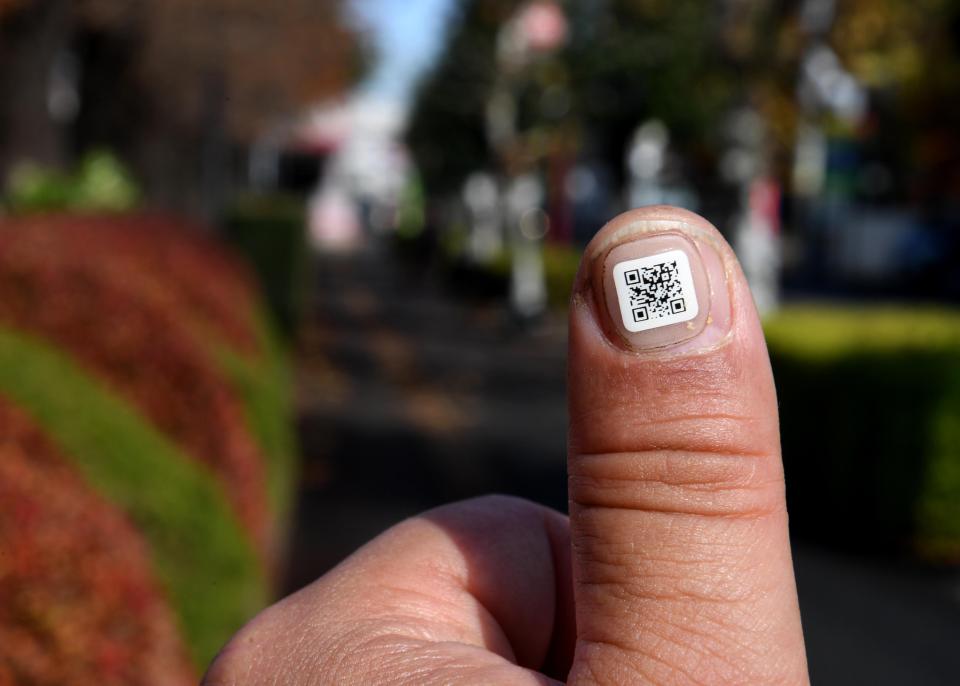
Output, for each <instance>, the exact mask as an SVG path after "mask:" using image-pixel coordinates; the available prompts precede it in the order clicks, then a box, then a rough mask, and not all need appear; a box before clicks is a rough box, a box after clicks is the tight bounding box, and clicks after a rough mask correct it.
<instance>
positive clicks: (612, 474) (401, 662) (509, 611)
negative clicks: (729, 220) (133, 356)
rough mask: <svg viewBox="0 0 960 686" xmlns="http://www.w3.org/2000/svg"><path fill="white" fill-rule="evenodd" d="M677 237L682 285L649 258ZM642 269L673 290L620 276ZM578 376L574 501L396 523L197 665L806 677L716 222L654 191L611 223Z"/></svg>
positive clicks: (547, 677) (585, 304)
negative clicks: (663, 201)
mask: <svg viewBox="0 0 960 686" xmlns="http://www.w3.org/2000/svg"><path fill="white" fill-rule="evenodd" d="M678 250H679V251H681V252H682V253H683V254H684V256H685V257H686V260H687V261H688V262H689V272H688V273H686V276H685V277H681V278H680V280H679V282H677V283H679V284H680V286H679V290H676V289H673V290H671V287H672V285H673V284H674V281H675V280H674V279H673V278H672V277H670V275H668V276H667V277H663V278H662V279H661V278H660V277H659V274H660V272H659V267H656V268H655V269H654V271H653V272H650V271H649V270H648V271H646V272H644V271H643V270H644V267H645V266H646V264H647V263H644V262H643V261H642V258H644V257H647V256H650V255H664V256H665V257H666V258H669V257H670V256H671V255H673V256H676V252H675V251H678ZM638 259H641V262H639V263H638V262H633V261H634V260H638ZM680 261H681V262H682V261H683V258H682V257H681V259H680ZM622 262H630V264H629V265H627V267H629V268H630V269H634V268H636V269H637V270H638V271H637V274H638V275H635V276H631V277H629V278H630V279H631V280H630V281H623V282H622V283H620V282H617V281H615V280H616V279H625V278H627V277H625V276H624V274H622V273H619V274H618V273H617V272H616V271H615V270H614V269H613V267H614V265H615V264H618V263H622ZM674 267H675V265H674V266H671V267H670V269H673V268H674ZM622 269H623V268H621V270H622ZM680 269H681V270H683V267H680ZM672 273H673V272H671V274H672ZM651 274H652V275H653V276H654V277H656V278H654V279H653V281H654V282H655V283H654V285H655V286H656V285H657V284H659V286H657V287H658V288H659V287H661V286H662V287H663V288H664V289H666V290H661V291H658V292H660V293H668V295H669V298H668V299H667V300H663V301H661V303H657V302H653V303H649V302H647V300H646V299H645V298H646V296H645V295H643V296H641V295H640V294H639V291H637V292H636V293H635V296H629V295H621V296H618V290H617V287H618V284H619V286H620V290H621V291H622V292H623V293H624V294H626V293H628V290H624V289H627V287H628V286H629V284H632V283H637V281H636V279H638V278H639V279H640V281H639V282H640V283H644V282H645V280H650V278H649V277H650V276H651ZM631 297H635V298H638V299H639V300H631V299H630V298H631ZM620 298H626V300H624V303H625V304H626V305H627V307H625V309H624V314H623V315H622V314H621V310H620V304H621V302H620ZM677 298H681V299H682V300H683V302H682V303H680V304H678V305H670V302H672V301H673V300H676V299H677ZM641 301H642V303H643V304H644V305H647V309H645V310H642V311H640V312H637V313H634V310H637V309H639V306H638V303H640V302H641ZM662 303H666V305H665V306H667V307H672V308H673V309H670V310H658V309H657V308H659V307H661V306H663V305H662ZM631 308H633V309H631ZM664 312H669V313H670V315H674V316H673V318H672V319H671V318H670V317H669V316H667V315H664V316H663V317H661V318H660V319H657V317H655V316H654V315H655V314H657V313H661V314H662V313H664ZM694 312H695V315H696V316H693V317H690V315H691V314H693V313H694ZM628 316H629V317H631V319H630V320H629V321H632V322H633V324H631V326H633V328H642V326H645V325H647V324H644V323H643V322H647V323H649V322H652V321H654V320H657V321H671V322H672V321H675V320H676V322H677V323H671V324H669V325H664V326H660V327H651V328H648V329H646V330H643V331H640V332H637V333H631V332H630V331H628V330H627V328H628V323H625V322H628V320H627V319H626V317H628ZM685 318H686V319H685ZM684 319H685V320H684ZM568 381H569V384H568V385H569V407H570V434H569V450H568V470H569V496H570V518H569V522H568V520H567V518H566V517H565V516H563V515H561V514H559V513H557V512H554V511H551V510H548V509H546V508H544V507H541V506H538V505H535V504H533V503H529V502H526V501H523V500H518V499H514V498H505V497H488V498H481V499H477V500H471V501H467V502H464V503H458V504H455V505H450V506H446V507H441V508H439V509H436V510H433V511H431V512H428V513H426V514H424V515H421V516H419V517H415V518H413V519H410V520H408V521H406V522H403V523H401V524H399V525H397V526H395V527H393V528H392V529H390V530H389V531H387V532H386V533H384V534H382V535H381V536H379V537H377V538H376V539H374V540H373V541H372V542H370V543H368V544H367V545H366V546H364V547H363V548H361V549H360V550H359V551H357V552H356V553H354V554H353V555H352V556H350V557H349V558H348V559H347V560H345V561H344V562H343V563H341V564H340V565H339V566H337V567H336V568H335V569H333V570H332V571H331V572H329V573H328V574H326V575H325V576H323V577H321V578H320V579H318V580H317V581H316V582H314V583H313V584H311V585H309V586H307V587H306V588H304V589H303V590H301V591H299V592H298V593H295V594H294V595H292V596H290V597H288V598H286V599H285V600H283V601H281V602H279V603H277V604H276V605H274V606H272V607H270V608H268V609H267V610H265V611H264V612H263V613H261V614H260V615H258V616H257V617H256V618H255V619H253V620H252V621H251V622H250V623H249V624H248V625H247V626H246V627H245V628H244V629H243V630H241V631H240V632H239V633H238V634H237V635H236V636H235V637H234V638H233V640H232V641H231V642H230V643H229V644H228V645H227V646H226V648H224V650H223V651H222V652H221V653H220V655H219V656H218V657H217V659H216V660H215V661H214V663H213V665H212V666H211V667H210V669H209V671H208V673H207V676H206V678H205V681H204V683H205V684H207V685H208V686H214V685H234V684H267V683H271V684H291V685H293V684H331V683H335V684H372V683H378V684H401V683H411V684H452V683H457V684H459V683H470V684H548V683H556V682H557V681H567V682H568V683H571V684H635V683H654V684H751V685H756V684H805V683H808V677H807V668H806V658H805V653H804V646H803V635H802V632H801V628H800V614H799V609H798V605H797V596H796V586H795V582H794V577H793V569H792V564H791V555H790V544H789V539H788V537H787V512H786V505H785V500H784V486H783V469H782V465H781V461H780V445H779V432H778V424H777V401H776V395H775V391H774V386H773V378H772V375H771V372H770V364H769V361H768V358H767V352H766V347H765V345H764V340H763V333H762V331H761V329H760V325H759V321H758V318H757V314H756V311H755V308H754V306H753V303H752V300H751V297H750V293H749V291H748V289H747V285H746V282H745V280H744V278H743V275H742V273H741V271H740V269H739V266H738V265H737V263H736V259H735V258H734V256H733V253H732V251H731V250H730V248H729V247H728V246H727V244H726V243H725V242H724V241H723V239H722V238H720V235H719V233H717V231H716V230H715V229H714V228H713V227H712V226H710V225H709V224H708V223H707V222H706V221H705V220H703V219H701V218H700V217H698V216H696V215H693V214H691V213H689V212H685V211H683V210H677V209H675V208H669V207H651V208H644V209H641V210H636V211H633V212H630V213H627V214H625V215H621V216H620V217H618V218H617V219H615V220H613V221H612V222H611V223H610V224H608V225H607V226H606V227H604V229H603V230H602V231H601V232H600V233H599V234H598V235H597V236H596V237H595V238H594V239H593V241H591V243H590V245H589V246H588V248H587V250H586V252H585V256H584V259H583V262H582V264H581V268H580V273H579V274H578V276H577V280H576V283H575V286H574V295H573V299H572V302H571V308H570V349H569V362H568Z"/></svg>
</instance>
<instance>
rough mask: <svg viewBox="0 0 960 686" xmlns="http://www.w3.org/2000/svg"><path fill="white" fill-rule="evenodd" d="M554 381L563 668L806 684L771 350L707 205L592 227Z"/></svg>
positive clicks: (590, 676)
mask: <svg viewBox="0 0 960 686" xmlns="http://www.w3.org/2000/svg"><path fill="white" fill-rule="evenodd" d="M569 393H570V445H569V474H570V522H571V529H572V537H573V548H574V580H575V585H574V589H575V598H576V612H577V646H576V653H575V657H574V665H573V669H572V671H571V673H570V683H571V684H582V683H599V684H620V683H656V684H688V683H689V684H727V683H743V684H752V685H755V684H767V683H776V684H803V683H807V681H808V677H807V668H806V658H805V654H804V648H803V635H802V632H801V629H800V613H799V609H798V606H797V596H796V584H795V582H794V578H793V568H792V564H791V557H790V543H789V539H788V536H787V512H786V504H785V500H784V487H783V467H782V465H781V461H780V443H779V430H778V425H777V401H776V394H775V391H774V386H773V378H772V375H771V372H770V363H769V360H768V358H767V352H766V347H765V345H764V341H763V333H762V331H761V329H760V325H759V321H758V318H757V314H756V310H755V308H754V305H753V302H752V300H751V298H750V293H749V290H748V288H747V285H746V282H745V280H744V278H743V274H742V273H741V271H740V268H739V266H738V265H737V262H736V258H735V257H734V255H733V252H732V251H731V250H730V248H729V246H728V245H727V244H726V243H725V242H724V241H723V239H722V238H721V237H720V234H719V233H718V232H717V230H716V229H715V228H713V227H712V226H711V225H710V224H709V223H708V222H707V221H705V220H704V219H702V218H701V217H698V216H696V215H694V214H692V213H689V212H686V211H683V210H678V209H675V208H670V207H648V208H643V209H640V210H635V211H633V212H629V213H627V214H624V215H621V216H620V217H618V218H616V219H614V220H613V221H612V222H610V223H609V224H608V225H607V226H606V227H604V228H603V229H602V230H601V231H600V233H599V234H598V235H597V236H596V238H594V240H593V241H592V242H591V244H590V246H588V248H587V251H586V253H585V256H584V259H583V263H582V264H581V267H580V273H579V274H578V276H577V284H576V286H575V292H574V297H573V302H572V306H571V314H570V355H569Z"/></svg>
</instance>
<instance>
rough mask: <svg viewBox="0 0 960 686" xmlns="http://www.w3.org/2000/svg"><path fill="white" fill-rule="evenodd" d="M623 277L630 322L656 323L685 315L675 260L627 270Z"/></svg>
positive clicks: (684, 304) (684, 305) (685, 305)
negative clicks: (627, 294)
mask: <svg viewBox="0 0 960 686" xmlns="http://www.w3.org/2000/svg"><path fill="white" fill-rule="evenodd" d="M623 276H624V280H625V281H626V283H627V286H628V292H629V293H630V310H631V312H632V314H633V320H634V321H636V322H643V321H646V320H648V319H659V318H660V317H667V316H669V315H671V314H680V313H681V312H685V311H686V309H687V304H686V301H685V300H684V298H683V286H681V285H680V279H679V276H678V274H677V261H676V260H671V261H670V262H662V263H660V264H655V265H652V266H650V267H640V268H639V269H631V270H629V271H627V272H624V275H623Z"/></svg>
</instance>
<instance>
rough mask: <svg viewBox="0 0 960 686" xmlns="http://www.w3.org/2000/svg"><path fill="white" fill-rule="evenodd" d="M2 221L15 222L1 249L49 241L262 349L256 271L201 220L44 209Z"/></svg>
mask: <svg viewBox="0 0 960 686" xmlns="http://www.w3.org/2000/svg"><path fill="white" fill-rule="evenodd" d="M0 229H8V230H9V233H7V232H5V231H0V249H2V247H4V246H7V245H10V244H11V241H12V242H13V243H12V245H17V244H24V243H26V244H29V245H33V246H45V248H46V249H49V250H52V251H54V252H56V253H58V254H61V255H63V256H65V257H68V258H69V259H70V260H71V261H72V262H74V263H84V264H86V265H87V266H89V267H91V268H95V269H97V270H99V271H100V272H102V274H103V276H104V277H108V278H112V279H113V280H115V281H117V282H118V283H120V284H122V285H124V286H125V287H127V288H130V289H133V290H137V291H138V292H140V293H142V294H144V295H145V296H147V297H150V298H151V299H153V300H159V301H165V302H166V303H167V305H168V306H171V307H174V308H176V309H177V310H178V311H179V312H180V314H181V316H182V317H185V318H187V319H188V320H190V321H189V323H190V324H192V325H195V326H198V327H200V328H201V329H208V330H212V331H213V332H214V333H216V334H217V335H219V336H220V337H222V338H223V339H224V340H225V341H226V342H228V343H231V344H232V345H233V346H234V347H236V348H237V349H239V350H241V351H245V352H256V350H255V349H256V334H255V330H254V327H255V323H254V320H253V317H254V309H255V296H254V294H255V292H256V288H255V286H254V278H253V276H252V274H251V273H250V272H249V270H248V269H247V268H246V265H244V264H243V263H242V262H240V261H239V260H237V259H235V258H234V257H233V256H232V255H231V254H229V253H228V252H226V251H225V250H224V249H223V246H222V245H220V244H219V243H217V242H215V241H213V240H211V239H210V238H208V237H207V236H205V235H204V229H203V228H201V227H190V226H188V225H186V224H185V223H184V221H183V220H175V219H173V218H170V217H165V216H162V215H104V216H97V215H39V216H31V217H24V218H16V219H7V220H4V221H3V222H2V223H0ZM107 256H109V259H106V257H107ZM200 333H201V334H203V333H207V331H201V332H200Z"/></svg>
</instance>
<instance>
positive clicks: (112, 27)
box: [0, 0, 362, 207]
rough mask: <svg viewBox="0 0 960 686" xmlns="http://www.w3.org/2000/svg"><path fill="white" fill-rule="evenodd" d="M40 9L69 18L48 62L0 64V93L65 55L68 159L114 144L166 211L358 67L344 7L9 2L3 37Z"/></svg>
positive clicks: (311, 2) (335, 0)
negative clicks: (74, 82) (0, 79)
mask: <svg viewBox="0 0 960 686" xmlns="http://www.w3.org/2000/svg"><path fill="white" fill-rule="evenodd" d="M0 2H3V3H7V4H5V5H0V8H2V7H7V6H8V4H9V3H11V2H14V0H0ZM44 8H46V12H47V14H51V13H52V12H53V9H54V8H59V9H60V10H61V11H62V12H64V13H65V14H66V15H67V19H66V20H65V23H66V28H65V29H63V30H61V31H60V33H59V34H58V36H57V38H56V40H54V41H52V42H53V43H54V45H53V46H52V48H51V50H50V51H51V52H52V53H54V57H52V58H51V57H48V59H47V60H46V63H45V64H37V63H35V62H36V61H34V63H32V64H31V65H29V66H30V68H29V69H27V65H24V64H22V62H24V60H20V61H19V62H18V63H17V64H13V63H9V62H4V63H3V65H2V66H0V75H2V74H3V73H7V74H8V79H6V81H5V82H4V86H5V87H4V93H5V94H8V93H16V92H19V90H20V89H21V88H23V87H24V86H23V82H24V81H25V80H26V78H25V76H24V75H25V74H26V73H27V72H28V71H29V72H30V73H31V74H32V75H33V81H34V83H36V84H39V85H37V88H39V89H40V90H45V88H46V84H47V83H48V82H49V74H50V72H49V68H48V67H49V63H50V62H51V60H52V59H55V58H56V55H68V56H69V57H70V58H71V59H73V60H75V63H76V67H77V68H76V73H77V74H78V89H79V95H80V98H79V111H78V112H77V113H76V119H75V122H74V124H75V125H74V126H72V127H70V131H71V133H72V136H73V145H72V148H73V149H72V150H71V152H75V151H79V150H80V149H81V148H85V147H88V146H90V145H97V144H107V145H110V146H112V147H116V148H118V149H120V151H121V153H125V156H127V157H129V158H130V159H131V161H132V162H133V163H134V166H135V169H136V171H137V172H138V173H139V175H140V176H141V177H143V178H144V180H145V182H146V189H147V192H148V194H149V195H150V196H151V197H152V198H153V199H154V200H156V201H159V203H160V204H164V205H168V206H174V207H178V206H179V207H182V206H184V205H186V206H188V207H189V206H192V207H197V206H198V204H199V201H200V200H201V199H202V196H203V195H204V194H203V193H198V189H201V188H203V187H204V186H205V184H209V182H210V180H211V179H210V176H211V174H214V175H215V174H222V170H223V169H224V168H226V167H227V166H228V164H229V162H230V158H231V156H232V150H233V149H234V148H235V147H236V146H241V147H242V146H243V145H245V144H247V143H249V142H250V141H251V140H252V139H253V138H255V137H256V136H257V135H258V133H260V132H262V131H263V130H264V129H265V128H266V127H269V126H271V125H273V124H275V123H276V122H277V121H281V120H283V119H284V118H289V117H291V116H293V115H294V114H295V113H296V112H297V111H298V110H299V109H301V108H302V107H303V106H305V105H307V104H310V103H313V102H316V101H317V100H320V99H324V98H329V97H331V96H333V95H336V94H338V93H342V92H343V91H344V90H345V89H346V88H347V87H348V86H349V85H350V84H351V83H352V82H353V81H354V80H355V79H356V77H357V76H358V74H359V66H360V65H361V63H362V61H361V59H360V58H361V54H362V53H361V50H360V48H359V44H358V41H357V40H356V36H355V35H354V34H353V32H351V31H350V30H349V29H347V28H345V26H344V25H343V23H342V22H340V21H339V20H338V17H339V13H340V10H341V0H291V1H290V2H283V3H263V2H260V1H258V0H131V1H130V2H124V3H118V2H114V1H113V0H77V1H76V2H69V0H68V1H66V2H64V1H63V0H17V1H16V2H15V4H14V5H10V6H9V9H8V10H7V11H6V12H4V13H2V14H0V30H3V31H7V30H9V31H11V32H12V30H13V29H9V27H13V26H16V25H18V24H22V22H23V21H24V17H27V16H31V15H35V14H38V13H39V12H40V11H41V9H44ZM44 21H45V22H46V23H47V24H52V22H53V19H52V18H48V19H45V20H44ZM5 47H6V44H4V48H5ZM25 50H26V47H22V48H15V49H14V50H13V52H15V53H16V54H14V57H19V52H23V51H25ZM18 51H19V52H18ZM18 64H19V66H18ZM18 84H19V86H18ZM35 99H36V98H35ZM13 100H16V98H12V97H5V98H4V101H5V102H6V104H7V106H6V107H4V105H0V110H9V109H11V108H12V107H15V105H13V104H12V101H13ZM37 109H38V108H36V107H34V111H35V113H36V110H37ZM0 116H2V112H0ZM41 119H43V120H47V119H49V117H45V116H44V117H41ZM5 130H6V129H5ZM27 148H28V149H27V150H26V151H24V152H26V153H27V154H30V156H34V155H32V154H31V153H32V150H31V149H30V146H27ZM8 164H9V161H8ZM2 171H4V170H3V169H2V167H0V172H2ZM214 185H216V184H214Z"/></svg>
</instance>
